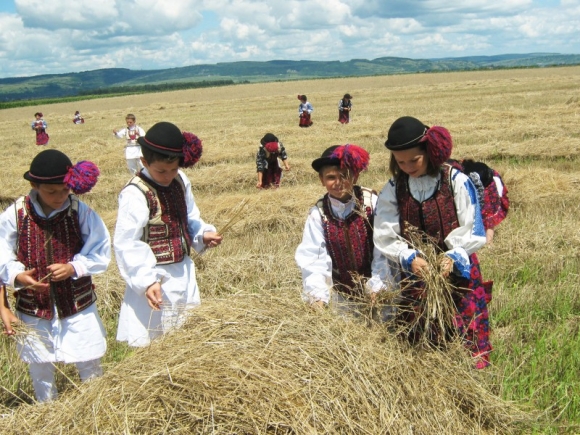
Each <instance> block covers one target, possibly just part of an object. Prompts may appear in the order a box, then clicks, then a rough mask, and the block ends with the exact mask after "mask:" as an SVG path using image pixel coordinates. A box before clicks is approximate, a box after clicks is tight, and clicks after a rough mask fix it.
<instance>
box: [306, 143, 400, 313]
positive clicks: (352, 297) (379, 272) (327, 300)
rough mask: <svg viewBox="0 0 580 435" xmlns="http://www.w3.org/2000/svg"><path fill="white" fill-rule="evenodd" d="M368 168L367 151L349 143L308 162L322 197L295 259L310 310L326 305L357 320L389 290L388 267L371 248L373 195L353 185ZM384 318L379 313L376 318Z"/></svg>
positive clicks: (390, 283)
mask: <svg viewBox="0 0 580 435" xmlns="http://www.w3.org/2000/svg"><path fill="white" fill-rule="evenodd" d="M368 164H369V154H368V152H367V151H366V150H364V149H363V148H361V147H359V146H357V145H350V144H348V145H335V146H331V147H330V148H327V149H326V150H325V151H324V152H323V153H322V155H321V157H319V158H317V159H315V160H314V161H313V162H312V168H313V169H314V170H315V171H316V172H318V177H319V179H320V182H321V184H322V185H323V186H324V188H325V189H326V191H327V193H326V194H325V195H324V196H323V197H322V198H321V199H319V200H318V202H317V203H316V205H315V206H314V207H312V208H311V209H310V211H309V213H308V219H307V221H306V225H305V227H304V233H303V236H302V242H301V243H300V245H299V246H298V248H297V250H296V255H295V259H296V263H297V264H298V267H299V268H300V270H301V272H302V283H303V294H302V298H303V300H304V301H306V302H309V303H310V304H311V305H312V306H313V307H315V308H321V307H324V306H326V305H328V304H330V305H331V306H333V308H334V309H335V310H336V311H338V312H340V313H345V312H351V313H353V314H355V316H359V315H361V314H363V312H364V311H365V310H367V309H368V307H369V306H370V305H369V301H370V302H374V301H375V300H376V294H377V293H378V292H379V291H380V290H383V289H385V288H390V287H391V286H392V276H391V273H390V269H389V268H388V263H387V261H386V259H385V258H383V257H382V256H381V255H380V252H378V251H377V250H376V249H375V248H374V245H373V219H374V215H375V205H376V201H377V195H376V193H375V192H374V191H372V190H370V189H367V188H365V187H361V186H358V185H357V184H356V182H357V180H358V177H359V174H360V173H361V172H362V171H364V170H365V169H366V168H367V167H368ZM389 314H390V309H388V308H385V309H383V310H382V311H381V312H380V313H379V315H380V320H382V321H386V320H388V317H389Z"/></svg>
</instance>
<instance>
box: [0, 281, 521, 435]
mask: <svg viewBox="0 0 580 435" xmlns="http://www.w3.org/2000/svg"><path fill="white" fill-rule="evenodd" d="M464 354H465V353H464V351H463V349H462V347H461V346H457V348H454V349H452V350H451V351H450V353H448V354H442V353H439V352H425V353H418V352H417V351H414V350H411V349H408V348H407V347H405V346H404V345H402V344H401V343H399V342H398V341H397V340H396V339H394V338H393V336H392V335H391V334H389V333H388V331H387V330H386V329H385V328H384V327H382V326H377V325H375V326H371V327H369V326H367V325H365V324H364V323H362V322H357V321H355V320H352V319H349V318H348V319H347V318H341V317H338V316H335V315H333V314H332V313H330V312H328V311H324V312H319V313H315V312H313V311H311V310H310V309H309V308H307V307H306V306H304V305H303V304H302V303H301V302H300V301H299V297H298V295H297V294H281V293H277V294H275V295H271V296H265V295H264V294H261V295H257V294H245V295H236V296H230V297H228V298H225V299H211V300H210V299H206V300H205V301H204V303H203V305H202V306H201V307H199V308H198V309H196V310H194V312H193V314H192V316H191V318H190V319H189V321H188V322H187V324H186V325H185V327H184V328H183V329H181V330H179V331H175V332H174V333H172V334H169V335H167V336H165V337H163V338H162V339H160V340H158V341H156V342H154V344H153V345H152V346H151V347H149V348H146V349H140V350H138V351H136V352H135V353H134V354H133V355H132V356H131V357H129V358H127V359H125V360H124V361H123V362H121V363H120V364H118V365H115V366H114V367H111V368H109V369H108V370H107V371H106V373H105V375H104V376H103V377H102V378H100V379H97V380H94V381H92V382H89V383H87V384H85V385H81V386H80V387H79V389H78V390H72V391H71V390H69V391H68V392H66V393H65V394H62V395H61V397H60V399H59V400H57V401H56V402H53V403H51V404H47V405H36V406H33V405H32V406H31V405H21V406H20V407H19V408H18V409H16V410H15V412H14V414H13V415H10V416H7V417H5V418H4V419H2V420H3V421H2V427H1V429H0V433H35V432H37V431H40V430H42V432H43V433H48V434H54V433H67V434H87V433H99V434H121V433H125V434H129V433H131V434H137V433H147V434H153V433H155V434H156V433H172V434H173V433H180V434H189V433H208V434H211V433H219V434H240V433H245V434H247V433H252V434H253V433H277V434H286V433H295V434H313V433H320V434H323V433H324V434H327V433H330V434H333V433H355V434H387V433H389V434H399V433H401V434H436V433H445V434H467V433H502V434H505V433H512V432H518V430H519V429H521V426H520V424H523V423H524V422H525V421H527V419H528V418H529V417H528V416H527V415H526V414H525V413H524V412H522V411H520V410H519V409H518V408H517V407H515V406H514V405H513V404H510V403H507V402H505V401H502V400H501V399H499V398H498V397H496V396H495V395H493V394H491V393H490V391H489V387H487V386H486V385H485V382H483V381H484V379H485V377H486V376H487V375H486V374H485V373H480V372H476V371H474V370H473V369H472V368H471V363H470V362H469V361H467V360H465V359H464V357H462V355H464Z"/></svg>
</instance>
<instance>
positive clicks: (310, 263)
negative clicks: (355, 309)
mask: <svg viewBox="0 0 580 435" xmlns="http://www.w3.org/2000/svg"><path fill="white" fill-rule="evenodd" d="M295 260H296V263H297V264H298V267H299V268H300V271H301V272H302V286H303V293H302V299H303V300H304V301H307V302H316V301H322V302H325V303H328V301H329V300H330V288H331V287H332V259H331V258H330V255H328V251H327V249H326V241H325V239H324V230H323V228H322V218H321V216H320V211H319V210H318V207H316V206H314V207H312V208H311V209H310V211H309V213H308V219H306V225H305V226H304V233H303V235H302V242H301V243H300V245H298V248H297V249H296V255H295Z"/></svg>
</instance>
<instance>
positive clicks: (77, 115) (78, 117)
mask: <svg viewBox="0 0 580 435" xmlns="http://www.w3.org/2000/svg"><path fill="white" fill-rule="evenodd" d="M73 123H74V124H77V125H78V124H84V123H85V118H83V117H82V116H81V112H79V111H78V110H77V111H76V112H75V117H74V118H73Z"/></svg>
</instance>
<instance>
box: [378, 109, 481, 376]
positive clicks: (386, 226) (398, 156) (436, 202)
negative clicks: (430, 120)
mask: <svg viewBox="0 0 580 435" xmlns="http://www.w3.org/2000/svg"><path fill="white" fill-rule="evenodd" d="M385 146H386V147H387V149H389V150H390V151H391V161H390V165H389V169H390V171H391V173H392V175H393V178H392V179H391V180H390V181H389V182H388V183H387V184H386V185H385V186H384V188H383V190H382V191H381V193H380V194H379V199H378V202H377V216H376V218H375V233H374V242H375V246H376V247H377V248H378V249H379V250H380V251H381V252H382V253H383V254H384V255H385V256H386V257H387V258H389V259H390V260H392V261H396V262H397V263H398V264H399V265H400V269H401V271H402V272H403V275H404V277H407V278H417V279H418V281H417V282H416V284H414V285H413V286H411V288H408V289H405V290H403V293H402V297H403V299H404V301H405V304H407V305H408V306H407V307H406V308H407V309H406V312H405V313H404V314H403V316H402V318H403V320H405V321H408V322H409V323H415V322H414V321H415V320H417V319H416V313H417V312H419V308H420V307H421V303H422V300H424V298H425V295H424V293H423V291H424V290H423V289H424V284H423V283H422V282H421V281H420V277H421V273H422V271H423V270H424V269H427V268H429V267H430V266H429V264H428V263H427V262H426V261H425V259H424V258H422V253H421V252H419V251H417V250H416V249H415V248H414V247H413V246H411V245H410V243H409V242H410V239H409V232H408V230H409V226H410V225H412V226H414V227H416V228H418V229H419V230H420V231H422V232H424V233H426V234H427V235H428V236H430V237H428V240H429V242H433V243H435V244H436V249H437V250H439V251H440V252H444V253H445V260H444V262H443V268H444V269H443V270H444V271H443V277H445V278H446V279H449V280H451V282H452V283H453V284H454V285H455V287H456V288H464V289H467V288H468V289H469V291H463V292H461V291H455V293H454V302H455V305H456V309H457V311H456V315H455V326H456V328H457V330H458V332H459V336H460V337H462V339H463V340H464V342H465V345H466V347H467V348H468V349H470V350H471V353H472V355H473V357H474V358H475V359H476V365H477V367H478V368H482V367H485V366H487V365H488V364H489V352H490V351H491V345H490V342H489V321H488V310H487V303H488V302H489V300H490V299H491V289H490V293H489V294H486V288H487V287H486V286H484V283H483V282H482V277H481V272H480V268H479V261H478V259H477V256H476V254H475V252H476V251H477V250H478V249H480V248H481V247H483V246H484V245H485V231H484V228H483V222H482V219H481V211H480V209H479V203H478V200H477V193H476V189H475V186H474V185H473V183H472V182H471V181H470V179H469V177H468V176H467V175H465V174H463V173H462V172H460V171H458V170H457V169H455V168H453V167H451V166H450V165H449V164H447V163H446V161H447V160H448V159H449V157H450V155H451V150H452V140H451V136H450V134H449V132H448V131H447V130H446V129H445V128H443V127H428V126H426V125H424V124H423V123H422V122H421V121H419V120H418V119H416V118H413V117H409V116H405V117H402V118H399V119H397V120H396V121H395V122H394V123H393V124H392V126H391V127H390V129H389V133H388V139H387V141H386V142H385ZM419 323H420V322H419ZM422 326H423V325H421V324H419V325H418V326H417V327H416V328H413V329H412V330H411V331H410V337H409V338H410V339H411V341H413V340H414V339H415V338H416V337H417V333H418V329H420V328H422ZM432 332H433V334H430V335H431V336H432V337H434V339H435V340H437V334H440V333H442V332H438V331H432Z"/></svg>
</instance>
